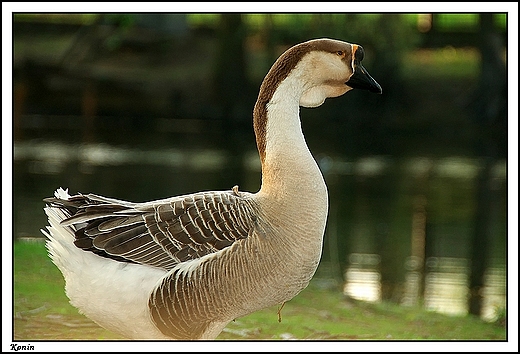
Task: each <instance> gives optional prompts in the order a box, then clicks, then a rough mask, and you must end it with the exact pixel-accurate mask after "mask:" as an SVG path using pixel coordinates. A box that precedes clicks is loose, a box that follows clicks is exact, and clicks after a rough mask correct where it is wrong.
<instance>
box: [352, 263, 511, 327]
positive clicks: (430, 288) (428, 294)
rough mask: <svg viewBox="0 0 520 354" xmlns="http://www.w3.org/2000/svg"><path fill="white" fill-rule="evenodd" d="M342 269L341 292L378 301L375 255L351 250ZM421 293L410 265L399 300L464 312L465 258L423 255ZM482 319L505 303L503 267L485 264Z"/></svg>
mask: <svg viewBox="0 0 520 354" xmlns="http://www.w3.org/2000/svg"><path fill="white" fill-rule="evenodd" d="M349 260H350V265H349V266H348V267H347V270H346V271H345V284H344V287H343V293H344V294H345V295H348V296H350V297H352V298H354V299H357V300H363V301H370V302H379V301H381V282H380V280H381V276H380V273H379V271H378V266H379V256H378V255H376V254H360V253H353V254H350V256H349ZM426 266H427V269H428V271H427V274H426V276H425V281H424V296H422V294H421V289H422V284H421V281H422V276H421V274H420V273H419V272H418V271H416V270H415V269H414V268H416V267H410V268H411V269H410V271H409V272H407V274H406V281H405V293H404V296H403V299H402V302H401V304H402V305H404V306H417V305H419V303H420V302H423V304H424V307H425V308H426V309H427V310H431V311H436V312H440V313H443V314H447V315H466V314H467V313H468V298H469V265H468V260H467V259H461V258H450V257H431V258H428V259H427V262H426ZM482 291H483V294H482V295H483V305H482V307H483V308H482V315H481V317H482V319H484V320H487V321H493V320H495V319H496V316H497V311H500V310H502V309H504V308H505V306H506V275H505V269H504V268H489V269H488V270H487V272H486V277H485V280H484V289H483V290H482Z"/></svg>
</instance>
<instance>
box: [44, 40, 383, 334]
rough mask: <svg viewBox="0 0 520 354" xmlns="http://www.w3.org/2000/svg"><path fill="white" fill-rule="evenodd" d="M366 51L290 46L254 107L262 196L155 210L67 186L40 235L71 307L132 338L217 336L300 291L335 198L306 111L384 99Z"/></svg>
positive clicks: (192, 197)
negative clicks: (313, 147) (347, 97)
mask: <svg viewBox="0 0 520 354" xmlns="http://www.w3.org/2000/svg"><path fill="white" fill-rule="evenodd" d="M363 57H364V50H363V47H361V46H360V45H356V44H351V43H347V42H344V41H340V40H335V39H329V38H319V39H312V40H309V41H306V42H302V43H300V44H297V45H295V46H293V47H291V48H289V49H287V50H286V51H285V52H284V53H283V54H282V55H281V56H280V57H279V58H278V59H277V60H276V61H275V63H274V64H273V66H272V67H271V69H270V70H269V71H268V73H267V75H266V76H265V78H264V80H263V82H262V84H261V86H260V90H259V95H258V99H257V101H256V104H255V106H254V109H253V130H254V133H255V137H256V144H257V148H258V153H259V158H260V162H261V173H262V175H261V186H260V189H259V191H258V192H256V193H250V192H245V191H239V189H238V187H237V186H235V187H233V188H231V189H229V190H223V191H203V192H196V193H193V194H186V195H180V196H175V197H170V198H166V199H161V200H155V201H150V202H139V203H134V202H128V201H123V200H117V199H113V198H108V197H103V196H99V195H95V194H81V193H78V194H76V195H72V196H71V195H69V193H68V189H65V190H64V189H62V188H61V187H60V188H58V189H57V190H56V191H55V192H54V197H49V198H45V199H44V202H45V207H44V211H45V213H46V215H47V218H48V223H49V224H48V226H46V228H45V229H42V230H41V231H42V232H43V234H44V235H45V237H46V240H47V241H46V247H47V250H48V254H49V257H50V258H51V260H52V262H53V263H54V264H55V265H56V266H57V267H58V268H59V269H60V271H61V272H62V274H63V277H64V279H65V292H66V294H67V296H68V298H69V300H70V303H71V304H72V305H73V306H75V307H76V308H78V309H79V312H80V313H82V314H84V315H86V316H87V317H89V318H90V319H92V320H93V321H94V322H96V323H97V324H99V325H100V326H102V327H104V328H106V329H108V330H110V331H113V332H115V333H118V334H120V335H122V336H124V337H126V338H130V339H159V340H161V339H162V340H172V339H180V340H193V339H215V338H216V337H217V336H218V335H219V334H220V333H221V331H222V330H223V329H224V328H225V327H226V325H227V324H228V323H229V322H231V321H232V320H234V319H236V318H239V317H242V316H245V315H247V314H249V313H252V312H254V311H257V310H260V309H263V308H266V307H270V306H274V305H282V304H284V303H285V302H286V301H289V300H290V299H292V298H293V297H295V296H296V295H297V294H298V293H300V292H301V291H302V290H303V289H304V288H305V287H307V285H308V284H309V281H310V280H311V278H312V277H313V275H314V273H315V271H316V268H317V266H318V263H319V261H320V258H321V252H322V244H323V237H324V232H325V224H326V221H327V214H328V192H327V186H326V184H325V181H324V178H323V176H322V174H321V172H320V169H319V167H318V165H317V163H316V161H315V159H314V158H313V156H312V154H311V152H310V151H309V148H308V147H307V144H306V142H305V138H304V135H303V132H302V129H301V123H300V117H299V109H300V106H302V107H317V106H320V105H321V104H322V103H323V102H324V101H325V99H326V98H328V97H337V96H340V95H343V94H344V93H346V92H347V91H349V90H352V89H364V90H368V91H370V92H374V93H381V92H382V90H381V86H380V85H379V84H378V83H377V82H376V81H375V80H374V79H373V78H372V77H371V76H370V75H369V74H368V72H367V71H366V69H365V68H364V67H363V66H362V64H361V61H362V60H363Z"/></svg>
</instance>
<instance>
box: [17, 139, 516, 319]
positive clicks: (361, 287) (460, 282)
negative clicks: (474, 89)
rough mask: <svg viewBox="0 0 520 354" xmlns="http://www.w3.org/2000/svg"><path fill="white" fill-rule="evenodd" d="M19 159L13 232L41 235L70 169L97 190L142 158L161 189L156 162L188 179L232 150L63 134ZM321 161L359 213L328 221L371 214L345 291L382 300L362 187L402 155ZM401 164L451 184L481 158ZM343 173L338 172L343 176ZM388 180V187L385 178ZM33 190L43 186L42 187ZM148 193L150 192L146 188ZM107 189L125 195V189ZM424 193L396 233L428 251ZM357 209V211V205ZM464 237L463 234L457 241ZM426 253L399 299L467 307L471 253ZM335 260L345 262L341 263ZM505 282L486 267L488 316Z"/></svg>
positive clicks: (455, 309) (32, 145)
mask: <svg viewBox="0 0 520 354" xmlns="http://www.w3.org/2000/svg"><path fill="white" fill-rule="evenodd" d="M14 161H15V163H17V162H18V164H17V165H16V166H15V167H16V170H15V180H16V181H15V185H16V186H15V235H14V236H15V237H19V236H31V237H34V236H41V235H39V232H38V230H39V229H40V228H41V227H42V226H43V225H44V223H45V220H44V216H43V213H42V209H41V208H42V202H41V199H42V198H43V197H46V196H49V195H50V194H51V193H52V190H53V189H54V188H56V187H58V186H60V185H61V183H67V181H73V182H76V184H78V183H77V180H76V179H74V178H72V177H71V176H76V175H89V176H87V177H86V178H84V179H80V182H81V183H83V185H82V184H81V183H79V185H82V188H85V186H86V187H88V188H93V189H94V190H91V191H92V192H94V193H95V192H96V190H95V189H96V187H93V186H92V185H91V184H88V183H90V181H92V180H96V179H102V180H103V183H106V182H107V179H108V180H109V181H108V182H109V183H108V184H111V185H118V184H121V183H122V182H121V181H120V180H119V178H120V175H121V170H120V169H123V168H127V166H129V165H132V166H133V165H135V166H140V168H141V167H143V166H144V167H145V168H147V167H148V168H147V169H148V170H150V173H149V174H150V175H152V177H153V178H154V179H151V180H150V181H148V178H149V175H148V174H141V175H140V178H144V179H145V180H144V181H142V182H141V184H139V185H138V187H139V186H141V185H143V184H144V185H146V184H150V185H153V186H152V187H151V188H154V189H157V188H159V189H160V188H161V186H160V183H159V185H158V183H157V181H156V179H157V176H155V175H154V173H155V169H156V168H161V169H160V170H157V174H163V173H167V174H172V175H175V176H176V178H177V179H178V180H177V181H176V182H175V183H178V182H179V181H180V180H189V179H190V178H192V176H194V175H195V176H197V177H199V176H198V175H197V174H196V173H195V174H193V173H194V172H188V171H204V174H202V173H200V175H201V176H200V178H205V177H204V176H205V173H207V171H217V172H218V171H219V169H221V166H222V165H223V164H224V163H225V161H226V154H225V153H224V152H222V151H218V150H191V151H190V150H185V149H176V148H166V149H156V150H142V149H132V148H127V147H117V146H110V145H107V144H86V145H70V144H64V143H60V142H43V141H27V142H23V143H17V144H15V148H14ZM318 161H319V163H320V168H321V169H322V171H323V173H324V175H325V176H326V178H330V180H328V181H327V183H328V185H329V192H330V194H331V202H332V199H333V198H334V200H336V201H337V200H341V198H342V197H345V198H346V199H347V200H350V201H353V202H350V203H351V204H346V205H345V206H344V208H346V209H348V210H350V211H348V212H350V213H353V216H348V215H347V214H343V215H342V216H331V218H330V219H331V220H329V223H330V224H333V221H334V222H336V223H337V222H338V221H341V220H340V219H341V218H348V217H351V218H352V221H353V222H356V220H358V219H366V220H365V221H364V222H365V224H363V225H365V227H362V226H363V225H360V224H357V227H356V225H350V226H349V228H348V229H349V230H354V231H356V230H357V233H356V232H354V233H353V234H354V235H355V238H356V239H361V241H356V242H358V243H356V242H354V243H352V244H351V245H350V246H353V245H354V244H355V245H356V247H359V248H361V249H356V250H354V249H351V250H350V252H351V253H350V254H349V255H348V257H347V259H346V263H345V265H344V267H345V268H344V269H345V272H344V274H343V275H344V279H345V283H344V289H343V290H344V293H345V294H346V295H349V296H351V297H352V298H355V299H359V300H364V301H375V302H377V301H381V300H382V286H381V273H380V270H381V269H380V268H381V256H380V255H378V254H375V253H371V252H370V251H369V249H370V248H371V247H373V244H374V243H375V242H377V241H376V240H375V239H374V237H375V236H374V235H376V234H377V233H378V232H383V231H384V229H385V228H382V229H381V230H383V231H381V230H378V229H373V228H371V227H368V225H385V222H387V221H382V220H379V219H377V218H378V217H379V216H378V215H377V214H373V215H371V210H373V209H372V208H374V207H373V206H372V204H370V200H369V197H367V195H365V194H363V193H366V190H365V189H363V188H365V187H366V186H373V185H376V184H377V183H381V181H382V180H385V179H386V176H387V174H388V173H389V172H388V171H389V170H391V168H392V166H394V167H395V165H396V163H395V161H393V160H392V159H391V158H388V157H378V156H373V157H365V158H361V159H358V160H357V161H345V160H341V159H337V158H335V159H332V158H331V157H328V156H322V157H320V158H319V159H318ZM244 167H245V170H246V171H248V172H249V173H251V174H254V175H255V176H257V175H258V174H259V171H260V164H259V159H258V154H257V153H256V151H252V152H250V153H248V154H246V155H245V157H244ZM74 169H75V170H74ZM169 169H171V170H169ZM400 169H401V173H402V174H403V175H405V176H408V177H407V178H409V181H412V182H413V179H414V178H421V176H423V175H424V174H425V173H427V172H428V171H433V172H432V176H434V177H433V178H436V177H439V178H443V179H444V180H446V181H447V182H446V183H447V185H449V184H450V183H451V182H450V181H460V180H462V181H472V180H473V179H474V178H475V176H476V175H477V172H478V169H479V163H478V161H475V160H472V159H468V158H454V157H450V158H441V159H436V160H435V159H430V158H410V159H407V160H406V161H404V162H403V163H401V164H400ZM71 170H72V171H71ZM101 170H104V171H113V172H114V173H113V174H101V175H97V174H99V173H100V171H101ZM123 171H124V172H123V173H126V174H128V173H130V174H132V173H135V171H134V170H131V169H123ZM107 173H108V172H107ZM190 173H192V174H190ZM492 175H493V176H492V178H494V179H495V180H497V181H503V180H504V179H505V175H506V169H505V163H503V162H500V163H497V165H496V166H495V167H494V169H493V173H492ZM338 176H340V177H339V178H338ZM350 177H356V178H357V177H360V180H361V181H363V180H366V179H367V178H371V180H370V181H369V182H367V183H366V185H361V186H359V185H356V183H358V182H356V180H354V179H349V178H350ZM132 178H133V177H132ZM256 179H257V177H255V178H254V180H256ZM407 181H408V180H407ZM56 183H58V184H56ZM197 183H198V181H197ZM232 183H233V182H230V187H231V186H232ZM341 183H343V184H345V185H346V184H347V183H351V184H353V185H354V186H355V188H354V189H356V188H357V189H358V190H357V192H358V193H359V194H358V196H357V199H356V195H352V194H347V195H338V193H339V192H338V190H341V188H340V184H341ZM500 183H502V182H500ZM55 184H56V185H55ZM172 184H173V182H172ZM463 184H464V185H466V186H467V188H472V187H471V184H470V183H467V182H463ZM51 185H52V187H51ZM384 186H385V188H387V186H386V185H384ZM64 187H66V186H64ZM243 187H245V190H250V191H254V190H253V189H252V188H248V186H243ZM392 187H394V186H390V188H392ZM31 188H32V189H31ZM163 188H164V186H163ZM442 188H444V185H441V190H442ZM73 189H74V188H73ZM360 191H361V192H360ZM381 191H385V189H381ZM403 191H404V193H407V192H406V190H404V189H403ZM35 192H37V193H43V194H42V195H37V193H35ZM73 192H75V190H73ZM89 192H90V190H89ZM148 192H150V191H148ZM157 193H158V194H160V195H162V194H161V193H162V190H158V191H157ZM347 193H348V190H347ZM446 193H448V194H447V195H448V196H451V195H450V194H449V193H451V192H446ZM143 194H145V193H144V192H143ZM374 195H375V198H382V197H381V195H380V192H379V190H376V192H375V193H374ZM109 196H111V197H122V196H119V195H109ZM419 196H420V197H421V198H418V197H417V195H416V194H414V195H410V196H408V195H404V197H402V198H403V199H402V200H403V201H404V202H403V205H405V207H404V208H403V209H404V210H405V212H409V213H410V218H409V219H408V220H409V221H407V222H406V223H405V224H407V225H410V229H407V227H403V228H402V229H399V230H398V231H399V232H398V233H401V234H402V235H403V237H404V238H408V239H411V240H412V243H411V244H410V248H411V249H412V251H413V249H415V248H418V249H422V251H423V250H424V244H423V243H422V242H423V241H424V240H423V239H424V231H425V230H426V219H424V218H425V217H426V216H427V214H425V213H426V212H425V210H424V207H425V205H426V204H427V203H426V202H427V201H426V199H424V198H426V196H423V195H422V194H421V195H419ZM407 198H409V199H407ZM356 200H357V201H356ZM452 200H453V201H454V202H457V201H458V199H457V198H452ZM354 202H356V203H358V204H355V203H354ZM376 205H378V204H376ZM407 205H410V206H411V207H408V206H407ZM356 207H357V209H356ZM335 208H336V209H334V210H336V212H335V213H337V214H338V215H339V211H337V210H339V209H338V208H337V206H336V207H335ZM352 210H353V211H354V212H355V213H354V212H352ZM356 210H357V211H356ZM341 212H342V213H346V211H345V210H344V209H342V211H341ZM400 212H402V211H400ZM35 215H36V217H35ZM414 217H415V218H414ZM412 225H413V226H412ZM33 229H34V230H33ZM332 230H338V231H335V233H337V235H336V236H335V237H336V238H337V239H341V238H342V237H345V236H347V235H345V233H346V231H345V230H341V228H339V229H338V227H337V226H336V225H335V224H334V225H330V226H328V231H327V232H328V233H329V235H331V234H332ZM339 230H341V233H339ZM360 230H361V231H360ZM501 230H502V229H501V228H499V229H498V232H501ZM407 232H408V233H407ZM464 233H466V234H467V233H468V231H464ZM358 234H359V235H358ZM448 234H450V235H451V234H452V231H449V232H448ZM459 234H460V232H459ZM363 239H365V240H363ZM416 239H419V240H420V241H421V242H415V241H413V240H416ZM439 240H440V241H439V242H444V241H442V239H441V238H439ZM460 240H462V239H459V241H460ZM414 242H415V243H414ZM461 245H462V246H461V247H462V248H463V247H465V246H464V244H461ZM356 247H354V248H356ZM449 247H450V245H449V244H448V246H446V247H441V248H442V249H447V250H449V251H450V252H451V251H453V250H452V249H449ZM497 247H501V246H500V245H499V246H495V248H497ZM330 249H334V246H332V248H330V247H329V248H328V251H324V253H325V254H324V257H327V254H326V253H327V252H329V253H330V252H331V251H330ZM326 250H327V249H326ZM367 251H369V252H367ZM342 252H343V250H342V249H340V250H336V253H337V254H336V256H335V257H336V258H337V257H338V254H341V253H342ZM457 252H460V251H457ZM501 252H503V251H501ZM441 254H442V253H441ZM406 256H408V257H406ZM498 256H499V257H500V256H502V253H499V254H498ZM504 256H505V254H504ZM329 257H330V255H329ZM421 257H424V254H423V253H421V252H410V251H408V253H407V254H406V255H405V256H404V257H403V258H402V259H406V261H405V262H404V263H405V264H404V267H403V268H404V269H405V271H404V274H403V291H402V297H401V303H402V304H403V305H406V306H416V305H423V306H424V307H425V308H427V309H429V310H432V311H438V312H442V313H446V314H453V315H463V314H466V313H467V312H468V309H467V299H468V273H469V265H468V261H467V260H466V259H465V258H463V257H460V258H459V257H457V256H454V257H452V256H450V257H447V256H439V257H430V258H427V260H426V263H425V264H426V269H425V273H424V274H423V273H422V269H421V267H422V265H421V264H422V258H421ZM336 261H337V260H336ZM323 263H324V262H323ZM498 264H501V262H500V261H499V262H498ZM334 267H339V265H336V266H334ZM396 271H397V270H396ZM505 282H506V274H505V269H504V268H500V267H494V268H489V269H488V270H487V273H486V277H485V287H484V289H483V290H482V291H483V296H484V301H483V307H484V309H483V315H482V317H483V318H484V319H487V320H493V319H494V317H495V314H496V312H497V309H503V308H504V307H505V303H506V294H505ZM423 295H424V297H423Z"/></svg>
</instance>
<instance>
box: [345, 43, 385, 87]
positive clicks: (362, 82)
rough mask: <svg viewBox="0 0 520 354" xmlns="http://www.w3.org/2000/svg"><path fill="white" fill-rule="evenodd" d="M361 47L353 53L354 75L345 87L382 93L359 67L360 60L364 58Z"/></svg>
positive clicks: (360, 66) (368, 75) (363, 69)
mask: <svg viewBox="0 0 520 354" xmlns="http://www.w3.org/2000/svg"><path fill="white" fill-rule="evenodd" d="M364 55H365V54H364V51H363V47H361V46H357V48H355V52H354V59H353V60H352V67H353V69H354V73H353V74H352V76H351V77H350V79H348V81H347V82H346V83H345V84H346V85H348V86H350V87H352V88H354V89H361V90H368V91H370V92H374V93H382V92H383V89H382V88H381V86H380V85H379V84H378V83H377V81H376V80H374V79H373V78H372V76H370V74H369V73H368V71H367V70H366V69H365V68H364V67H363V65H361V60H363V57H364Z"/></svg>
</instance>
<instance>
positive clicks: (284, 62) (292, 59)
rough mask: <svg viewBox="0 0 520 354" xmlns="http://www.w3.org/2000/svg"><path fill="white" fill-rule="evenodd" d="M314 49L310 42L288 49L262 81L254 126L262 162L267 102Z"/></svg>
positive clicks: (254, 116) (255, 110) (254, 114)
mask: <svg viewBox="0 0 520 354" xmlns="http://www.w3.org/2000/svg"><path fill="white" fill-rule="evenodd" d="M312 49H314V46H313V45H312V44H310V43H309V42H305V43H302V44H299V45H296V46H294V47H292V48H290V49H288V50H287V51H286V52H285V53H283V54H282V55H281V56H280V57H279V58H278V59H277V60H276V62H275V63H274V64H273V66H272V67H271V69H270V70H269V72H268V73H267V75H266V77H265V78H264V81H262V85H261V86H260V92H259V94H258V99H257V100H256V104H255V108H254V110H253V128H254V130H255V136H256V145H257V147H258V152H259V153H260V161H261V162H262V164H263V162H264V159H265V146H266V130H267V103H269V101H271V98H272V97H273V94H274V92H275V91H276V89H277V88H278V85H280V83H281V82H282V81H283V80H284V79H285V78H286V77H287V76H288V75H289V73H290V72H291V70H292V69H293V68H294V67H295V66H296V64H298V62H299V61H300V60H301V58H302V57H303V56H304V55H305V54H306V53H308V52H309V51H311V50H312Z"/></svg>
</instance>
